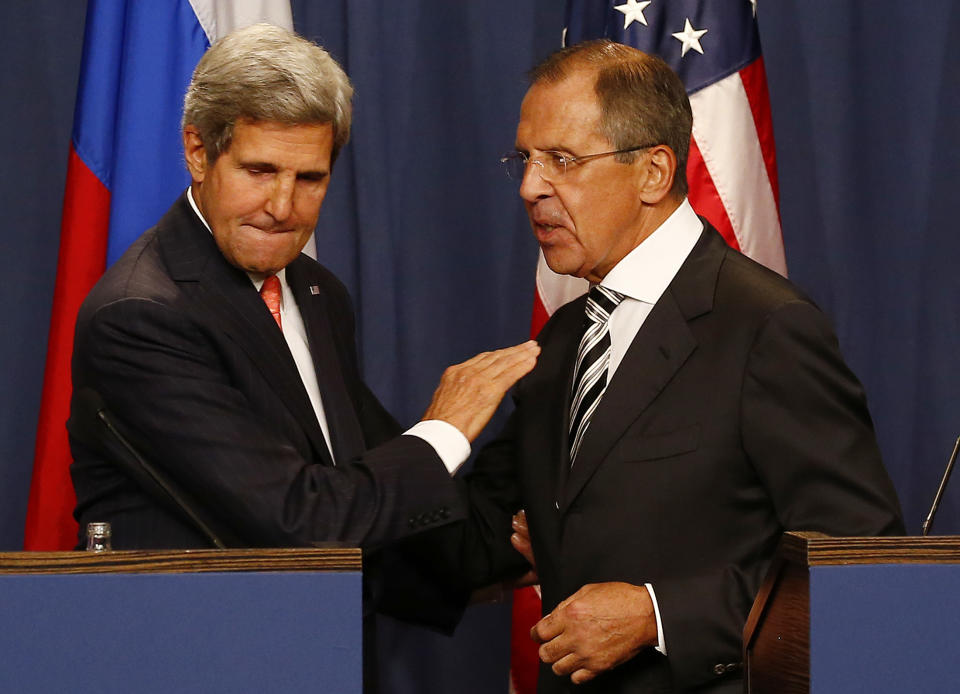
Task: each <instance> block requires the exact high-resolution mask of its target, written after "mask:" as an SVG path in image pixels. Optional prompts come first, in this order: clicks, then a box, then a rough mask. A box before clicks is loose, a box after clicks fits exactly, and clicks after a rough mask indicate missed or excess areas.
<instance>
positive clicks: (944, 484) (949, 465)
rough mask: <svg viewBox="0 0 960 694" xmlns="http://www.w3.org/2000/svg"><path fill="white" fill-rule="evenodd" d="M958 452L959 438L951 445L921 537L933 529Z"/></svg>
mask: <svg viewBox="0 0 960 694" xmlns="http://www.w3.org/2000/svg"><path fill="white" fill-rule="evenodd" d="M958 451H960V437H957V442H956V443H955V444H954V445H953V453H951V454H950V460H949V461H948V462H947V469H946V470H944V471H943V478H942V479H941V480H940V487H939V488H938V489H937V495H936V496H935V497H934V498H933V506H931V507H930V513H928V514H927V519H926V520H925V521H923V528H922V530H921V532H922V533H923V536H924V537H926V536H927V534H928V533H929V532H930V528H932V527H933V517H934V516H935V515H936V513H937V509H939V508H940V499H941V498H942V497H943V490H944V489H946V488H947V481H948V480H949V479H950V473H951V472H953V464H954V462H956V460H957V452H958Z"/></svg>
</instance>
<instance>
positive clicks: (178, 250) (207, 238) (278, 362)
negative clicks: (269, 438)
mask: <svg viewBox="0 0 960 694" xmlns="http://www.w3.org/2000/svg"><path fill="white" fill-rule="evenodd" d="M159 236H160V239H161V245H162V247H163V250H164V255H165V257H166V260H167V264H168V267H169V268H170V274H171V276H172V277H173V279H174V280H175V281H176V282H177V284H178V285H179V287H180V288H181V290H182V291H183V292H184V294H185V295H186V296H188V297H189V298H190V299H191V300H192V301H193V306H192V310H194V311H197V312H199V313H202V314H203V317H204V320H205V321H207V322H210V323H213V324H216V325H218V326H219V327H220V329H221V330H222V332H223V333H225V334H226V335H228V336H229V337H230V339H231V340H232V341H233V342H234V343H235V344H236V345H237V346H238V347H240V349H242V350H243V351H244V352H245V353H246V354H247V356H248V357H249V360H250V363H251V364H252V365H253V366H254V367H255V368H256V369H257V370H258V371H260V373H261V374H262V376H263V377H264V379H265V380H266V382H267V383H268V384H270V387H271V388H272V389H273V390H274V391H275V392H276V393H277V395H278V396H279V398H280V400H281V401H283V403H284V405H285V406H286V407H287V409H288V410H289V412H290V414H291V415H292V416H293V417H294V419H295V420H296V421H297V422H298V423H299V424H300V426H301V428H302V429H303V431H304V432H305V434H306V435H307V438H308V439H309V440H310V443H311V446H312V447H313V449H314V453H315V454H316V455H317V456H318V457H319V458H320V459H321V460H323V461H324V462H326V463H327V464H331V463H332V462H333V461H332V460H331V459H330V453H329V451H328V450H327V445H326V442H325V441H324V438H323V431H322V430H321V429H320V424H319V423H318V422H317V417H316V414H315V413H314V411H313V406H312V405H311V404H310V398H309V396H308V395H307V391H306V389H305V388H304V387H303V381H301V379H300V373H299V372H298V371H297V365H296V362H294V360H293V356H292V355H291V354H290V349H289V348H288V347H287V343H286V340H284V338H283V334H282V333H281V332H280V331H279V330H278V329H277V324H276V323H275V322H274V320H273V317H272V316H271V315H270V311H269V310H268V309H267V307H266V305H265V304H264V303H263V300H262V299H261V298H260V295H259V294H258V293H257V291H256V289H255V288H254V286H253V283H252V282H251V281H250V278H249V277H247V275H246V273H244V272H242V271H241V270H238V269H237V268H235V267H233V266H232V265H230V264H229V263H227V261H226V260H225V259H224V258H223V256H222V255H221V254H220V250H219V249H218V248H217V246H216V243H215V242H214V240H213V237H212V236H211V234H210V232H208V231H207V230H206V228H205V227H204V226H203V224H202V222H201V221H200V220H199V219H198V218H197V216H196V215H195V214H194V213H193V210H191V209H190V206H189V203H188V202H187V201H186V198H185V197H181V199H180V201H179V202H178V204H177V205H175V206H174V208H173V209H172V210H171V212H170V213H168V215H167V216H166V217H164V219H163V220H162V221H161V223H160V229H159Z"/></svg>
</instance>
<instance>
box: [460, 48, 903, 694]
mask: <svg viewBox="0 0 960 694" xmlns="http://www.w3.org/2000/svg"><path fill="white" fill-rule="evenodd" d="M532 77H533V79H532V86H531V87H530V89H529V91H528V92H527V95H526V97H525V99H524V101H523V106H522V109H521V115H520V122H519V126H518V128H517V138H516V152H514V153H513V154H511V155H508V156H507V157H505V159H504V163H505V164H507V166H508V171H509V172H511V174H512V175H514V176H516V177H517V178H518V179H519V180H520V182H521V185H520V195H521V197H522V198H523V200H524V203H525V205H526V208H527V212H528V215H529V217H530V222H531V226H532V229H533V232H534V234H535V236H536V238H537V240H538V241H539V243H540V247H541V249H542V250H543V253H544V256H545V258H546V261H547V263H548V265H549V266H550V268H551V269H553V270H554V271H556V272H559V273H564V274H568V275H575V276H577V277H583V278H586V279H587V280H589V281H590V283H591V285H593V288H592V289H591V292H590V295H589V298H587V297H584V298H581V299H579V300H577V301H574V302H572V303H570V304H568V305H566V306H564V307H563V308H561V309H560V310H559V311H557V312H556V314H555V315H554V316H553V317H552V318H551V320H550V321H549V322H548V323H547V325H546V326H545V327H544V329H543V331H542V332H541V334H540V336H539V342H540V345H541V348H542V352H541V355H540V358H539V360H538V363H537V365H536V366H535V367H534V369H533V371H532V372H531V373H530V374H529V375H527V376H526V377H524V378H523V379H522V380H521V381H520V383H519V385H518V388H517V396H516V401H517V407H516V410H515V412H514V414H513V415H512V417H511V420H510V422H509V423H508V426H507V429H506V431H505V432H504V434H503V436H502V437H501V438H500V439H498V440H496V441H494V442H493V443H491V444H490V445H489V447H487V448H486V449H485V450H484V451H483V452H482V453H481V455H480V457H479V459H478V461H477V463H476V465H475V468H474V472H473V473H472V474H471V475H470V476H469V477H468V480H467V488H468V491H469V494H470V502H471V514H472V516H473V520H474V521H475V522H473V523H467V524H462V525H460V526H454V527H453V528H450V529H449V530H450V531H451V533H453V532H455V531H458V530H459V531H460V533H459V534H458V535H457V536H456V539H455V540H454V542H453V543H452V545H451V549H450V551H451V552H453V554H454V557H455V560H454V561H453V562H450V564H451V566H455V567H458V568H459V569H460V570H461V571H465V572H466V573H467V574H469V575H470V576H471V578H472V579H473V580H475V581H476V582H477V583H485V582H490V581H492V580H494V579H496V578H498V577H501V576H502V575H504V574H505V573H507V572H508V571H510V570H514V571H521V570H522V569H523V568H524V567H523V565H522V563H520V562H517V560H516V555H515V553H513V551H512V550H511V549H510V546H509V544H508V543H507V542H506V541H505V540H504V539H503V538H504V537H505V536H506V535H508V534H509V532H510V515H511V514H512V513H513V512H514V511H516V510H517V509H519V508H521V507H522V508H525V510H526V520H525V521H523V520H519V521H515V526H514V527H515V529H516V530H519V531H520V532H519V533H518V534H517V535H515V536H514V538H513V539H514V543H515V545H516V546H517V548H519V549H521V550H522V551H524V552H525V553H527V554H528V556H529V557H530V560H531V561H533V560H535V562H534V563H535V566H536V570H537V573H538V575H539V579H540V583H541V586H542V594H543V610H544V614H545V616H544V618H543V619H542V620H541V621H540V622H539V623H538V624H537V625H536V626H535V627H534V629H533V632H532V636H533V638H534V639H535V640H536V641H538V642H539V643H540V644H541V646H540V657H541V660H542V661H543V666H542V667H541V672H540V680H539V690H540V691H541V692H560V691H578V692H588V691H590V692H593V691H596V692H604V693H605V694H616V693H621V692H623V693H626V692H677V691H698V692H700V691H710V692H737V691H741V687H742V682H741V680H740V677H741V674H742V673H741V669H742V667H741V664H740V661H741V648H742V642H741V641H742V639H741V631H742V629H743V626H744V622H745V619H746V616H747V613H748V611H749V609H750V606H751V604H752V601H753V599H754V596H755V595H756V592H757V590H758V588H759V585H760V582H761V580H762V578H763V576H764V573H765V571H766V569H767V567H768V565H769V562H770V559H771V556H772V555H773V552H774V550H775V547H776V545H777V542H778V540H779V538H780V536H781V534H782V533H783V532H784V531H785V530H818V531H823V532H826V533H830V534H839V535H872V534H883V533H902V532H903V526H902V522H901V519H900V512H899V508H898V503H897V500H896V496H895V493H894V490H893V487H892V485H891V483H890V480H889V478H888V476H887V475H886V473H885V471H884V469H883V466H882V463H881V460H880V454H879V451H878V448H877V445H876V441H875V436H874V432H873V428H872V424H871V421H870V416H869V414H868V411H867V407H866V402H865V398H864V394H863V391H862V389H861V386H860V384H859V383H858V382H857V380H856V378H855V377H854V375H853V374H852V373H851V372H850V370H849V369H848V368H847V366H846V365H845V364H844V362H843V359H842V357H841V354H840V351H839V347H838V344H837V340H836V338H835V336H834V334H833V330H832V328H831V326H830V323H829V321H828V320H827V318H826V317H825V316H824V315H823V314H822V313H821V312H820V311H819V310H818V309H817V307H816V306H814V304H813V303H812V302H811V301H810V300H809V299H808V298H807V297H805V296H804V295H803V294H802V293H801V292H800V291H799V290H797V288H795V287H794V286H793V285H791V284H790V283H789V282H788V281H787V280H785V279H783V278H782V277H780V276H779V275H776V274H775V273H773V272H770V271H769V270H767V269H765V268H763V267H761V266H760V265H758V264H756V263H754V262H753V261H751V260H749V259H748V258H746V257H744V256H742V255H740V254H739V253H737V252H736V251H733V250H731V249H730V248H729V247H727V246H726V244H725V243H724V242H723V240H722V238H721V237H720V235H719V234H718V233H717V232H716V231H715V230H714V229H713V228H711V227H710V225H709V224H708V223H706V222H704V221H702V220H701V219H699V218H698V217H697V216H696V214H694V212H693V210H692V209H691V207H690V204H689V203H688V202H687V200H686V181H685V176H684V175H683V172H684V171H685V169H686V155H687V149H688V145H689V142H690V133H691V122H692V116H691V111H690V106H689V102H688V100H687V97H686V94H685V91H684V87H683V84H682V83H681V81H680V80H679V78H678V77H677V76H676V75H675V74H674V73H673V72H672V71H671V70H670V68H669V67H667V65H666V64H665V63H663V62H662V61H661V60H659V59H657V58H655V57H651V56H648V55H645V54H643V53H641V52H639V51H636V50H635V49H632V48H628V47H626V46H621V45H619V44H614V43H612V42H608V41H597V42H589V43H586V44H580V45H578V46H574V47H571V48H569V49H565V50H564V51H561V52H559V53H558V54H555V55H554V56H552V57H550V58H548V59H547V61H546V62H544V63H543V64H542V65H540V66H539V67H538V68H536V69H535V70H534V71H533V73H532ZM531 548H532V554H530V550H531ZM454 573H456V572H454ZM451 580H454V579H451ZM571 682H572V683H576V684H578V685H579V686H574V684H571ZM582 683H586V684H582Z"/></svg>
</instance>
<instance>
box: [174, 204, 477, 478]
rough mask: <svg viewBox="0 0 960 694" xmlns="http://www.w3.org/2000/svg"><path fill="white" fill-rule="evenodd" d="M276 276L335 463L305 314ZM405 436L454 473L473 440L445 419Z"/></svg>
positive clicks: (296, 355) (287, 326) (289, 337)
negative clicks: (416, 440) (424, 446)
mask: <svg viewBox="0 0 960 694" xmlns="http://www.w3.org/2000/svg"><path fill="white" fill-rule="evenodd" d="M187 200H188V201H189V202H190V207H192V208H193V211H194V212H196V214H197V217H199V218H200V221H201V222H203V225H204V226H205V227H206V228H207V231H211V230H210V225H209V224H207V220H206V219H204V218H203V214H201V212H200V208H199V207H197V203H196V201H194V199H193V187H192V186H191V187H190V188H188V189H187ZM211 233H212V232H211ZM247 276H248V277H249V278H250V281H251V282H253V286H254V287H255V288H256V289H257V291H258V292H259V291H260V287H261V286H263V281H264V279H266V278H265V277H262V276H259V275H255V274H252V273H247ZM277 278H278V279H279V280H280V322H281V324H282V325H283V338H284V339H285V340H286V341H287V346H288V347H289V348H290V354H291V355H292V356H293V361H294V362H295V363H296V365H297V371H298V372H299V373H300V380H301V381H302V382H303V387H304V388H306V390H307V395H308V396H309V397H310V404H311V405H312V406H313V411H314V414H316V416H317V421H318V422H319V424H320V429H321V430H322V431H323V438H324V440H325V441H326V442H327V449H328V451H329V452H330V458H331V460H333V461H334V465H336V464H337V460H336V459H335V458H334V457H333V447H332V446H331V445H330V429H329V426H328V424H327V417H326V414H325V413H324V410H323V398H322V397H321V395H320V386H319V385H318V384H317V372H316V368H315V365H314V363H313V357H312V356H311V355H310V347H309V344H308V342H307V331H306V328H305V327H304V325H303V316H301V315H300V307H299V306H297V302H296V301H287V297H288V296H293V294H292V293H291V292H290V285H288V284H287V272H286V268H284V269H282V270H280V271H279V272H277ZM404 435H410V436H417V437H419V438H421V439H423V440H424V441H426V442H427V443H428V444H430V445H431V446H432V447H433V449H434V450H435V451H436V452H437V455H438V456H439V457H440V459H441V460H442V461H443V464H444V466H445V467H446V468H447V471H448V472H449V473H450V474H451V475H453V474H454V473H455V472H456V471H457V470H458V469H459V468H460V466H461V465H463V463H464V462H465V461H466V459H467V458H468V457H469V455H470V442H469V441H467V438H466V437H465V436H464V435H463V434H462V433H461V432H460V430H459V429H457V428H456V427H455V426H453V425H452V424H450V423H448V422H444V421H443V420H439V419H430V420H424V421H422V422H419V423H417V424H415V425H414V426H412V427H411V428H410V429H408V430H407V431H405V432H404ZM341 462H343V461H341Z"/></svg>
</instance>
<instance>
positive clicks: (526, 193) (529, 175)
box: [520, 159, 553, 202]
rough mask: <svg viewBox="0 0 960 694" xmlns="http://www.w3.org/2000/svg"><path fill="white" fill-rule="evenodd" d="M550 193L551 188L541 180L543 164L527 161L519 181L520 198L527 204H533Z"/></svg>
mask: <svg viewBox="0 0 960 694" xmlns="http://www.w3.org/2000/svg"><path fill="white" fill-rule="evenodd" d="M552 192H553V187H552V186H551V185H550V184H549V183H547V181H545V180H544V179H543V162H541V161H539V160H537V159H530V160H528V161H527V167H526V168H525V169H524V170H523V179H522V180H521V181H520V197H521V198H523V199H524V200H526V201H527V202H534V201H536V200H538V199H540V198H545V197H548V196H549V195H550V194H551V193H552Z"/></svg>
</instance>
